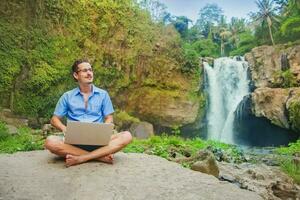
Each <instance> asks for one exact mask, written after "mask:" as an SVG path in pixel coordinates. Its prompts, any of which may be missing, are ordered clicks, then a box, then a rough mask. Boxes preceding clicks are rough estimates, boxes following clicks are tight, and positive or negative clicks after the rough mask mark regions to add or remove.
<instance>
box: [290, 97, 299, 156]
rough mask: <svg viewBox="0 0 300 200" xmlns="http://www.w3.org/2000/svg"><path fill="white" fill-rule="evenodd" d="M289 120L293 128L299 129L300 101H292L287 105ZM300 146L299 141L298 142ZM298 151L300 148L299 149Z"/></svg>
mask: <svg viewBox="0 0 300 200" xmlns="http://www.w3.org/2000/svg"><path fill="white" fill-rule="evenodd" d="M289 122H290V124H291V125H292V128H293V129H294V130H298V131H300V102H299V101H294V102H292V103H291V105H290V106H289ZM299 147H300V143H299ZM299 151H300V150H299Z"/></svg>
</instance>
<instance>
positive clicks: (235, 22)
mask: <svg viewBox="0 0 300 200" xmlns="http://www.w3.org/2000/svg"><path fill="white" fill-rule="evenodd" d="M245 29H246V28H245V19H238V18H236V17H232V18H231V21H230V24H229V31H230V33H231V37H230V42H231V44H232V45H233V47H235V48H236V47H237V45H238V42H239V34H240V33H242V32H244V31H245Z"/></svg>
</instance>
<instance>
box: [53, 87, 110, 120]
mask: <svg viewBox="0 0 300 200" xmlns="http://www.w3.org/2000/svg"><path fill="white" fill-rule="evenodd" d="M113 112H114V109H113V106H112V103H111V100H110V97H109V95H108V93H107V92H106V91H105V90H102V89H100V88H97V87H96V86H94V85H93V86H92V92H91V94H90V96H89V98H88V103H87V108H85V105H84V98H83V94H82V93H81V92H80V89H79V87H77V88H75V89H73V90H70V91H68V92H65V93H64V94H63V95H62V96H61V97H60V99H59V100H58V102H57V104H56V107H55V110H54V115H56V116H59V117H64V116H67V118H68V120H72V121H82V122H103V121H104V118H105V116H107V115H109V114H112V113H113Z"/></svg>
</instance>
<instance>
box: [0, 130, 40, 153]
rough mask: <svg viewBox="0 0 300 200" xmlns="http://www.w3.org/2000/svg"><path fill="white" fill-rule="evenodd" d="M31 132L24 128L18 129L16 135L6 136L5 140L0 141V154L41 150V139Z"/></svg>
mask: <svg viewBox="0 0 300 200" xmlns="http://www.w3.org/2000/svg"><path fill="white" fill-rule="evenodd" d="M1 126H2V125H1ZM31 131H32V130H31V129H29V128H26V127H24V128H20V129H19V130H18V134H17V135H8V136H6V137H5V139H2V140H0V153H15V152H17V151H33V150H40V149H43V144H44V140H43V137H42V136H39V135H34V134H32V132H31Z"/></svg>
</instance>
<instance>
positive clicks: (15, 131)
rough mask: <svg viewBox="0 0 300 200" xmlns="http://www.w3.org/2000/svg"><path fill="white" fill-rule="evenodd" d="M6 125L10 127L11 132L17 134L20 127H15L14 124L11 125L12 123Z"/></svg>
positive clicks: (9, 131)
mask: <svg viewBox="0 0 300 200" xmlns="http://www.w3.org/2000/svg"><path fill="white" fill-rule="evenodd" d="M6 127H7V129H8V133H9V134H11V135H16V134H17V133H18V128H17V127H15V126H13V125H10V124H7V125H6Z"/></svg>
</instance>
